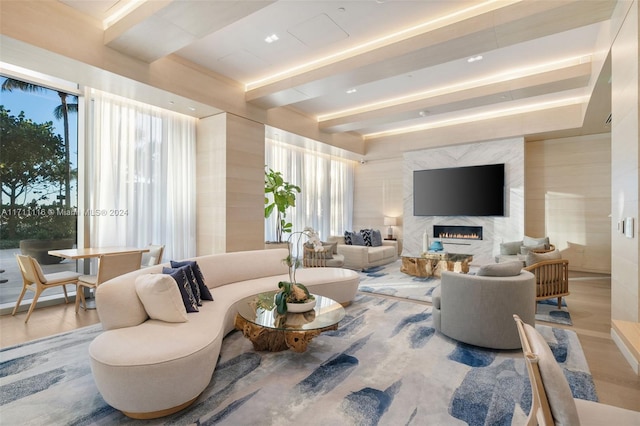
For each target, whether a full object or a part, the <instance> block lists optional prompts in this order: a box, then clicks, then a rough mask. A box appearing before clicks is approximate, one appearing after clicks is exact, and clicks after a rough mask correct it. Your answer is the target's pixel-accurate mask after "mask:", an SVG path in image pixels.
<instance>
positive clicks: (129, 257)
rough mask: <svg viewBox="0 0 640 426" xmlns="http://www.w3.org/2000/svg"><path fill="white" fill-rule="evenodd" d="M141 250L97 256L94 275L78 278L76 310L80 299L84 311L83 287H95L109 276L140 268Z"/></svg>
mask: <svg viewBox="0 0 640 426" xmlns="http://www.w3.org/2000/svg"><path fill="white" fill-rule="evenodd" d="M141 261H142V252H139V251H135V252H128V253H116V254H103V255H102V256H100V257H99V258H98V273H97V274H96V275H81V276H80V277H79V278H78V291H77V294H79V295H80V297H76V312H78V307H79V305H80V300H82V307H83V309H84V310H85V311H86V310H87V303H86V300H85V296H84V288H89V289H95V288H96V287H98V286H99V285H100V284H102V283H104V282H105V281H109V280H110V279H111V278H115V277H118V276H120V275H123V274H126V273H127V272H131V271H135V270H138V269H140V264H141Z"/></svg>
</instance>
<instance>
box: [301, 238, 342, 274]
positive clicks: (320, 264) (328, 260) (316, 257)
mask: <svg viewBox="0 0 640 426" xmlns="http://www.w3.org/2000/svg"><path fill="white" fill-rule="evenodd" d="M328 250H329V251H328V252H327V251H319V252H318V251H315V250H314V249H313V248H312V247H308V246H307V245H306V244H304V254H303V256H302V264H303V266H304V267H305V268H324V267H333V268H341V267H342V265H344V256H343V255H341V254H338V251H337V248H336V244H335V243H334V244H329V245H328Z"/></svg>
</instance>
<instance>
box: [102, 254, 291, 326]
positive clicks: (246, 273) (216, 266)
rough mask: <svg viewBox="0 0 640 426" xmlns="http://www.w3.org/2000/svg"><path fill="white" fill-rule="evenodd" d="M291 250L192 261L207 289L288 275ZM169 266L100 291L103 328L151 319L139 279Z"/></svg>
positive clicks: (119, 279) (109, 284)
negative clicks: (138, 286) (139, 291)
mask: <svg viewBox="0 0 640 426" xmlns="http://www.w3.org/2000/svg"><path fill="white" fill-rule="evenodd" d="M287 255H288V251H287V249H270V250H253V251H240V252H233V253H222V254H211V255H207V256H198V257H194V258H192V259H189V260H195V261H196V262H198V266H199V267H200V269H201V270H202V274H203V275H204V279H205V282H206V284H207V287H209V288H215V287H219V286H222V285H226V284H231V283H235V282H240V281H247V280H251V279H255V278H261V277H269V276H274V275H282V274H286V273H287V271H288V268H287V266H286V265H285V264H284V263H283V261H282V260H283V259H284V258H285V257H287ZM165 266H170V264H169V263H164V264H161V265H155V266H151V267H149V268H143V269H138V270H137V271H133V272H129V273H127V274H124V275H121V276H119V277H116V278H113V279H111V280H109V281H107V282H105V283H103V284H101V285H99V286H98V288H97V289H96V308H97V310H98V317H99V318H100V322H101V323H102V328H103V329H105V330H111V329H115V328H123V327H133V326H136V325H138V324H142V323H143V322H144V321H146V320H147V312H146V311H145V310H144V306H143V305H142V302H140V299H139V298H138V294H137V293H136V289H135V283H136V278H137V277H139V276H140V275H145V274H159V273H161V272H162V268H163V267H165Z"/></svg>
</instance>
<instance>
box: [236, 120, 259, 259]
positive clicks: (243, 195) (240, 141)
mask: <svg viewBox="0 0 640 426" xmlns="http://www.w3.org/2000/svg"><path fill="white" fill-rule="evenodd" d="M227 129H228V130H227V157H226V165H227V175H226V203H227V211H226V222H227V241H226V251H227V252H232V251H242V250H259V249H262V248H263V247H264V161H265V159H264V137H265V131H264V125H263V124H261V123H257V122H255V121H251V120H248V119H245V118H242V117H238V116H235V115H232V114H227ZM238 165H242V166H238Z"/></svg>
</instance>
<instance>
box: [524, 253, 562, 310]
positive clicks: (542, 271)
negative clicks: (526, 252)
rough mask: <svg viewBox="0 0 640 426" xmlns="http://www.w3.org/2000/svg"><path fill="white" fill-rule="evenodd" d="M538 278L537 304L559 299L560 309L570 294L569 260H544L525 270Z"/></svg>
mask: <svg viewBox="0 0 640 426" xmlns="http://www.w3.org/2000/svg"><path fill="white" fill-rule="evenodd" d="M524 270H525V271H529V272H531V273H532V274H533V275H535V276H536V302H537V301H539V300H545V299H553V298H556V297H557V298H558V309H560V308H561V307H562V298H563V297H565V296H568V295H569V294H570V293H569V261H568V260H567V259H554V260H544V261H542V262H538V263H535V264H533V265H531V266H527V267H525V268H524Z"/></svg>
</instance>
